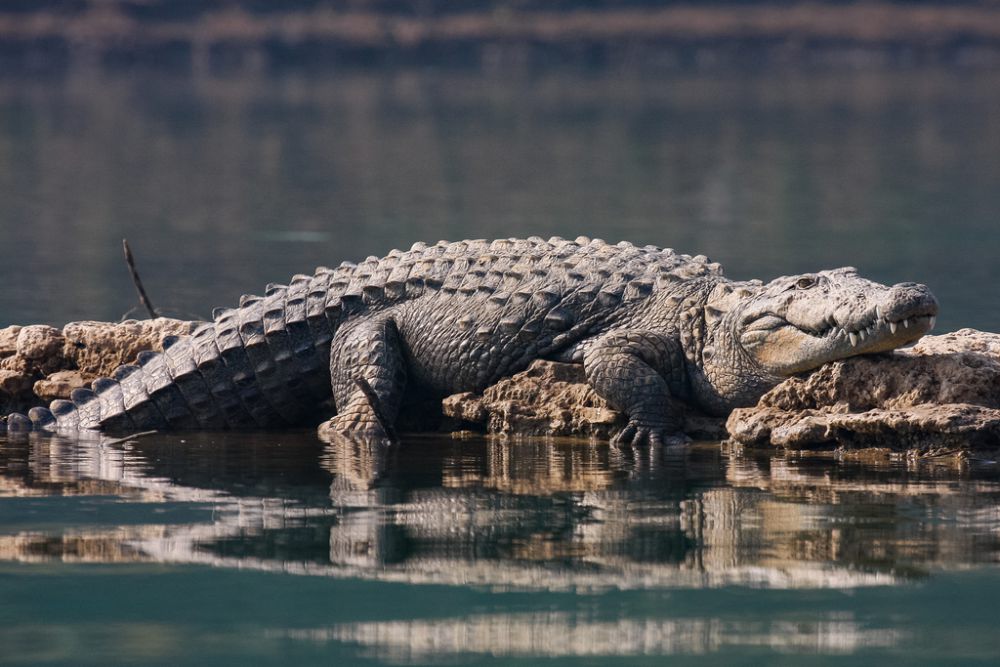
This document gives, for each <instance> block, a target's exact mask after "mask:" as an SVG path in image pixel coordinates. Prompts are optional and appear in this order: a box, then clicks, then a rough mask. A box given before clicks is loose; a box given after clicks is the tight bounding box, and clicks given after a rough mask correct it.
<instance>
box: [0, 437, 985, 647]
mask: <svg viewBox="0 0 1000 667" xmlns="http://www.w3.org/2000/svg"><path fill="white" fill-rule="evenodd" d="M341 447H342V446H338V447H334V446H330V445H320V444H319V443H317V442H316V440H315V438H313V437H312V436H311V435H310V434H280V435H275V434H272V435H259V436H254V435H230V436H219V435H196V436H180V435H177V436H169V437H168V436H155V437H146V438H142V439H139V440H137V441H135V442H132V443H129V444H126V445H115V446H111V447H107V446H102V445H100V444H98V443H92V442H91V443H88V442H68V441H63V440H59V439H53V438H39V437H33V438H32V439H30V440H29V439H27V438H22V439H20V440H8V441H7V442H5V443H4V446H3V448H2V450H0V627H2V630H0V656H2V657H3V664H17V665H20V664H46V665H91V664H93V665H107V664H114V665H140V664H142V665H146V664H164V665H168V664H169V665H188V664H190V665H198V664H248V663H249V664H276V665H277V664H536V663H539V661H540V662H541V663H544V664H550V663H551V662H552V661H553V660H554V661H555V664H595V665H598V664H600V665H604V664H623V665H625V664H629V665H630V664H661V660H662V658H663V657H664V656H672V660H671V662H672V663H673V662H677V663H679V664H746V665H759V664H765V663H767V664H789V665H813V664H817V665H823V664H834V663H836V664H842V662H843V661H844V659H845V658H850V661H851V662H852V664H870V663H871V662H874V661H878V662H883V661H885V660H893V661H897V660H898V661H903V662H905V664H926V665H940V664H950V665H974V664H983V665H985V664H996V658H997V656H998V655H1000V638H998V635H997V633H996V631H995V630H996V619H995V618H994V614H993V610H994V609H995V600H996V599H997V595H1000V576H998V575H1000V572H998V570H997V560H998V557H1000V480H998V478H997V476H996V474H995V471H994V468H995V466H994V465H985V464H976V465H973V466H971V467H967V468H965V469H962V470H958V471H956V470H955V469H954V468H950V467H938V466H935V465H933V464H920V465H915V464H910V465H907V464H906V463H898V464H884V465H880V466H872V465H869V466H861V465H859V464H851V463H845V462H841V463H838V462H835V461H832V460H830V459H799V458H794V457H784V456H766V455H743V454H737V453H734V452H728V451H720V449H719V448H718V446H717V445H707V444H706V445H701V446H698V447H696V448H694V449H692V450H691V451H689V452H686V453H683V454H679V453H673V454H661V455H659V456H655V457H653V458H652V459H651V460H644V461H641V462H636V461H634V460H626V459H622V458H620V457H616V456H615V454H614V452H612V451H611V450H609V448H608V446H607V445H604V444H583V443H576V444H565V443H563V444H559V443H551V442H548V443H547V442H537V441H535V442H524V443H520V444H510V443H502V442H498V441H489V442H484V441H477V440H464V441H453V440H448V439H431V438H410V439H406V440H405V441H404V442H403V443H402V446H401V447H400V449H399V450H398V451H394V452H390V453H386V452H377V451H376V452H371V451H367V450H363V449H361V450H359V449H353V448H348V449H343V448H341Z"/></svg>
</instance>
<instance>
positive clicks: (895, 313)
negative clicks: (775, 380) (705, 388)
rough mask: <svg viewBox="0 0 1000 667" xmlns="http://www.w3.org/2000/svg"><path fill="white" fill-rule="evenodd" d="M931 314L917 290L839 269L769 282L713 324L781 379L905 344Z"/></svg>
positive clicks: (930, 322) (925, 327)
mask: <svg viewBox="0 0 1000 667" xmlns="http://www.w3.org/2000/svg"><path fill="white" fill-rule="evenodd" d="M937 312H938V303H937V299H935V298H934V295H933V294H931V292H930V290H928V289H927V287H926V286H924V285H919V284H917V283H900V284H898V285H893V286H891V287H890V286H887V285H881V284H879V283H876V282H872V281H870V280H866V279H865V278H862V277H861V276H859V275H858V273H857V271H856V270H855V269H853V268H842V269H835V270H832V271H820V272H819V273H806V274H802V275H798V276H783V277H781V278H777V279H775V280H773V281H771V282H770V283H767V284H765V285H762V286H760V287H759V288H757V289H756V290H751V291H750V293H749V294H748V295H747V296H745V297H744V298H742V299H739V300H738V302H737V303H736V304H735V305H734V306H733V307H732V308H731V310H730V312H728V313H727V314H726V316H725V317H724V318H723V322H722V323H720V324H722V326H725V327H727V328H728V329H729V331H728V332H727V334H728V335H727V337H728V338H729V339H730V341H733V342H735V343H737V344H738V345H739V347H740V348H742V350H743V351H744V352H745V354H746V357H748V358H749V359H750V360H752V362H753V363H755V364H756V365H758V366H759V367H760V368H761V369H762V370H763V371H764V372H766V373H768V374H770V375H772V376H777V377H788V376H790V375H794V374H796V373H802V372H805V371H809V370H812V369H815V368H818V367H820V366H822V365H823V364H825V363H827V362H830V361H836V360H838V359H845V358H847V357H853V356H855V355H859V354H871V353H874V352H885V351H888V350H893V349H895V348H897V347H900V346H902V345H906V344H907V343H911V342H913V341H915V340H917V339H918V338H920V337H921V336H923V335H924V334H925V333H927V332H928V331H930V330H931V328H932V327H933V326H934V320H935V316H936V315H937Z"/></svg>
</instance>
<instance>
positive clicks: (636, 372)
mask: <svg viewBox="0 0 1000 667" xmlns="http://www.w3.org/2000/svg"><path fill="white" fill-rule="evenodd" d="M583 366H584V369H585V371H586V373H587V381H588V382H589V383H590V386H591V387H593V388H594V391H596V392H597V393H598V394H599V395H600V396H601V397H602V398H604V400H606V401H607V402H608V403H609V404H610V405H611V407H613V408H615V409H618V410H621V411H622V412H624V413H625V414H626V415H627V416H628V425H626V426H625V428H624V429H622V431H621V432H620V433H619V434H618V435H616V436H615V437H614V438H612V440H611V442H612V444H614V445H617V446H623V445H632V446H639V445H646V444H649V445H675V444H683V443H686V442H687V441H688V439H687V437H686V436H685V435H684V434H683V433H682V432H681V426H682V424H683V421H682V419H681V412H680V410H681V408H680V406H679V405H677V403H676V401H675V398H677V397H678V396H679V395H683V394H685V393H686V380H685V378H686V373H685V368H684V354H683V351H682V349H681V345H680V341H679V340H677V339H675V338H669V337H664V336H661V335H659V334H656V333H652V332H648V331H637V330H624V331H621V330H620V331H612V332H611V333H609V334H607V335H605V336H603V337H601V338H600V339H598V340H597V341H595V342H594V343H593V344H592V345H590V346H589V347H588V348H587V350H586V352H585V353H584V358H583Z"/></svg>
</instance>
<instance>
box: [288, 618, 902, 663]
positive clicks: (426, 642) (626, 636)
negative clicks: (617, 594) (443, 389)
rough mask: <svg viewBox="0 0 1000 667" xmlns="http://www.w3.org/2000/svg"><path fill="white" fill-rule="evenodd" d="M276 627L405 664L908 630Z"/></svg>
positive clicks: (655, 650) (832, 646) (869, 636)
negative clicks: (470, 656)
mask: <svg viewBox="0 0 1000 667" xmlns="http://www.w3.org/2000/svg"><path fill="white" fill-rule="evenodd" d="M276 634H278V635H279V636H283V637H288V638H292V639H299V640H307V641H316V642H323V641H340V642H347V643H352V644H359V645H361V646H363V647H366V648H368V649H369V650H370V652H371V655H372V656H373V657H376V658H380V659H382V660H389V661H391V662H397V663H404V664H405V663H412V662H423V661H426V660H427V659H428V658H431V657H437V658H439V659H441V658H447V657H448V656H454V655H457V654H470V653H472V654H475V653H480V654H489V655H494V656H512V657H516V656H539V657H549V658H555V657H569V656H573V657H579V656H656V655H676V654H706V653H716V652H719V651H721V650H723V649H726V648H750V647H766V648H770V649H775V650H779V651H782V652H789V653H804V652H808V653H823V654H850V653H853V652H855V651H857V650H859V649H862V648H869V649H870V648H889V647H892V646H894V645H896V644H898V643H899V641H900V640H901V639H902V638H903V636H904V635H903V633H902V632H900V631H899V630H894V629H888V628H878V629H874V628H865V627H863V626H862V625H861V624H860V623H858V622H856V621H855V620H854V618H853V617H852V616H851V615H850V614H841V615H830V616H829V617H826V618H822V619H820V620H805V621H803V620H801V619H791V618H789V619H786V620H776V621H770V622H761V621H756V622H755V621H745V620H742V621H738V620H731V619H725V618H719V617H714V618H711V617H710V618H681V619H658V618H650V619H640V620H631V619H615V620H610V621H602V620H599V619H593V618H590V617H588V616H587V615H586V614H572V613H564V612H551V613H526V614H490V615H480V616H472V617H468V618H446V619H439V620H419V621H390V622H382V623H379V622H374V623H350V624H344V625H339V626H334V627H331V628H316V629H306V630H290V631H285V632H282V633H276Z"/></svg>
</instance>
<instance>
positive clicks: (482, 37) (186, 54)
mask: <svg viewBox="0 0 1000 667" xmlns="http://www.w3.org/2000/svg"><path fill="white" fill-rule="evenodd" d="M997 62H1000V9H998V7H997V6H996V4H995V3H990V2H976V1H974V0H959V1H957V2H940V1H937V2H934V1H931V2H921V3H897V2H858V3H844V2H835V1H831V0H827V1H823V0H815V1H813V2H776V1H774V0H768V1H758V2H753V1H749V2H741V3H725V4H716V3H697V2H692V1H688V2H665V3H648V2H643V1H641V0H588V1H586V2H574V1H573V0H564V1H560V2H542V1H540V0H518V1H511V0H480V1H478V2H474V3H455V2H451V3H449V2H445V1H444V0H397V1H395V2H385V1H382V0H358V1H355V2H350V3H337V2H324V1H323V0H319V1H317V0H289V1H287V2H281V3H259V2H253V1H252V0H204V1H202V2H177V1H176V0H141V1H136V0H47V1H46V2H35V3H31V2H24V1H23V0H17V1H15V2H10V3H0V64H2V65H4V70H3V71H14V72H17V71H37V70H52V71H62V70H66V69H72V68H74V67H94V66H96V67H112V68H115V67H118V68H120V67H132V66H136V65H139V66H142V67H151V68H158V69H187V70H191V71H193V72H215V71H227V72H229V71H261V72H266V71H270V70H274V69H276V68H278V69H280V68H298V69H323V70H326V69H329V68H330V67H340V66H385V65H392V66H399V65H401V66H413V65H417V66H424V65H429V64H435V65H457V66H481V67H486V68H496V69H503V70H509V69H510V68H512V67H513V68H517V67H525V66H528V67H530V66H533V65H550V64H571V65H583V66H594V65H597V66H601V65H616V64H618V65H622V66H624V67H628V68H632V67H634V66H636V65H639V66H643V65H650V66H656V67H664V66H667V67H712V66H718V65H727V66H729V65H741V66H745V65H748V64H749V65H753V64H774V63H777V64H786V65H796V66H801V65H806V66H808V65H812V64H824V65H840V66H847V67H856V66H858V65H869V64H875V65H879V64H901V65H913V64H919V63H935V64H941V63H949V64H964V65H990V66H992V65H995V64H996V63H997Z"/></svg>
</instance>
